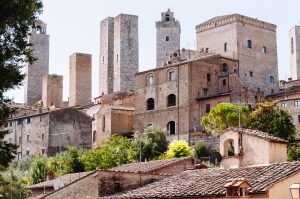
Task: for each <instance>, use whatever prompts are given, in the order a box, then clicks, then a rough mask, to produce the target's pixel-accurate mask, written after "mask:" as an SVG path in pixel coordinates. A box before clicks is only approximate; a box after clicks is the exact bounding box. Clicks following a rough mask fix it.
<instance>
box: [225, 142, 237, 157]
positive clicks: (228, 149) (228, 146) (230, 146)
mask: <svg viewBox="0 0 300 199" xmlns="http://www.w3.org/2000/svg"><path fill="white" fill-rule="evenodd" d="M224 155H225V156H234V155H235V150H234V140H233V139H228V140H225V141H224Z"/></svg>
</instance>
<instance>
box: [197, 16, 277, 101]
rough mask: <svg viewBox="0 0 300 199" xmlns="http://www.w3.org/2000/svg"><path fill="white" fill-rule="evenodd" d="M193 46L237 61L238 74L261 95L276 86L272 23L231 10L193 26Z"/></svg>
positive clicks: (275, 59) (275, 57) (273, 89)
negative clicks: (194, 35)
mask: <svg viewBox="0 0 300 199" xmlns="http://www.w3.org/2000/svg"><path fill="white" fill-rule="evenodd" d="M196 39H197V50H198V51H203V52H211V53H216V54H221V55H222V56H225V57H230V58H233V59H237V60H238V61H239V74H238V75H239V77H240V79H241V80H242V81H243V82H244V83H245V85H246V86H247V87H248V88H251V89H256V90H257V89H260V90H262V91H264V93H265V95H268V94H272V93H275V92H277V90H278V66H277V65H278V63H277V40H276V25H274V24H271V23H267V22H264V21H261V20H258V19H254V18H250V17H247V16H243V15H239V14H232V15H225V16H218V17H214V18H212V19H210V20H208V21H205V22H203V23H201V24H199V25H198V26H196Z"/></svg>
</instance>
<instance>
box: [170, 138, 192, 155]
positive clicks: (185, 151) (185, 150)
mask: <svg viewBox="0 0 300 199" xmlns="http://www.w3.org/2000/svg"><path fill="white" fill-rule="evenodd" d="M191 155H192V149H191V147H190V146H189V145H188V143H187V142H186V141H184V140H178V141H177V140H174V141H172V142H171V143H170V145H169V148H168V151H167V154H166V158H180V157H187V156H191Z"/></svg>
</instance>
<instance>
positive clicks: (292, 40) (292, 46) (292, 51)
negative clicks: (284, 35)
mask: <svg viewBox="0 0 300 199" xmlns="http://www.w3.org/2000/svg"><path fill="white" fill-rule="evenodd" d="M291 53H292V54H293V53H294V38H293V37H292V38H291Z"/></svg>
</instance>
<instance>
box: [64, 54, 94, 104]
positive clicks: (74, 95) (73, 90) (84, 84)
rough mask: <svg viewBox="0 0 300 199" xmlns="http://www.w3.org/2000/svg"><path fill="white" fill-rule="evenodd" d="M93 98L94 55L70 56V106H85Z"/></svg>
mask: <svg viewBox="0 0 300 199" xmlns="http://www.w3.org/2000/svg"><path fill="white" fill-rule="evenodd" d="M91 98H92V55H90V54H84V53H74V54H72V55H71V56H70V80H69V106H77V105H85V104H88V103H89V102H91Z"/></svg>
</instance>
